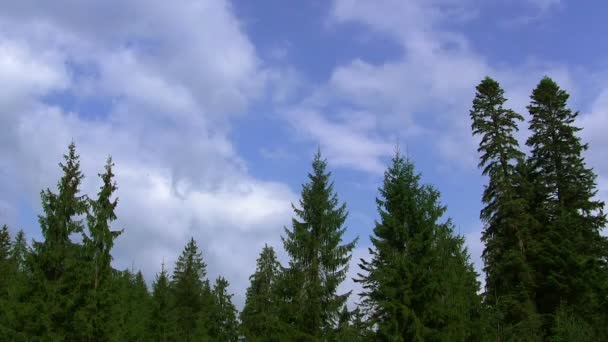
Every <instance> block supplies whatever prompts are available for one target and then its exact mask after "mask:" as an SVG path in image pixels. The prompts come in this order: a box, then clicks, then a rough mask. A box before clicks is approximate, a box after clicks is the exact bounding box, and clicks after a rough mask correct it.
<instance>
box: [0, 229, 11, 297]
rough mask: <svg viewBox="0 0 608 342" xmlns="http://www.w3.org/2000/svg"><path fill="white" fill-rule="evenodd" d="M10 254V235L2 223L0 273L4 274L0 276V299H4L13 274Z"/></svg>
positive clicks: (0, 233)
mask: <svg viewBox="0 0 608 342" xmlns="http://www.w3.org/2000/svg"><path fill="white" fill-rule="evenodd" d="M10 254H11V235H10V233H9V232H8V226H7V225H3V226H2V228H0V274H3V275H5V276H4V277H1V278H0V301H2V300H3V299H6V297H7V289H8V283H9V281H10V278H11V276H12V275H13V273H14V272H13V267H12V265H11V264H12V262H11V260H10Z"/></svg>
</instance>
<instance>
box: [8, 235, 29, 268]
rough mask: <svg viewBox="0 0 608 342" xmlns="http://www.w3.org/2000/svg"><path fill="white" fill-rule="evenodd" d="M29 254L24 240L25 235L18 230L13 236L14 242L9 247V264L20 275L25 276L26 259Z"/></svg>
mask: <svg viewBox="0 0 608 342" xmlns="http://www.w3.org/2000/svg"><path fill="white" fill-rule="evenodd" d="M29 254H30V250H29V247H28V245H27V241H26V239H25V233H24V232H23V230H22V229H20V230H19V231H18V232H17V234H16V235H15V240H14V241H13V244H12V247H11V255H10V258H11V262H12V263H13V264H14V265H15V267H16V268H17V271H18V272H19V273H21V274H26V273H27V272H28V269H27V266H28V265H27V258H28V256H29Z"/></svg>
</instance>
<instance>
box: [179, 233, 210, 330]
mask: <svg viewBox="0 0 608 342" xmlns="http://www.w3.org/2000/svg"><path fill="white" fill-rule="evenodd" d="M206 275H207V265H206V264H205V263H204V262H203V257H202V253H201V252H199V250H198V246H197V244H196V241H194V238H191V239H190V241H189V242H188V244H186V247H185V248H184V250H183V252H182V254H181V255H180V256H179V258H178V259H177V262H176V263H175V269H174V270H173V277H172V280H171V292H172V297H173V309H174V310H173V312H174V314H175V321H176V328H177V333H178V339H179V340H183V341H190V340H192V339H193V338H194V334H195V330H196V328H197V322H198V321H199V320H200V318H199V316H200V315H201V312H202V311H208V310H209V309H210V308H209V306H208V303H209V296H210V289H209V283H208V281H207V280H206V279H205V277H206ZM205 323H206V322H203V323H201V322H198V324H203V325H204V324H205Z"/></svg>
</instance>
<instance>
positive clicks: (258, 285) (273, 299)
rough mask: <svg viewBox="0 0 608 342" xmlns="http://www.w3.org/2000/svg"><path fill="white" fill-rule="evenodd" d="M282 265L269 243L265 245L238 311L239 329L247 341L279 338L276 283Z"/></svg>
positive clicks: (278, 339)
mask: <svg viewBox="0 0 608 342" xmlns="http://www.w3.org/2000/svg"><path fill="white" fill-rule="evenodd" d="M280 272H281V265H280V263H279V261H278V260H277V255H276V253H275V252H274V249H273V248H272V247H269V246H268V245H266V246H264V249H262V252H261V253H260V257H259V258H258V260H257V268H256V271H255V273H254V274H253V275H251V277H249V279H250V281H251V284H250V285H249V288H247V294H246V299H245V306H244V307H243V311H242V312H241V315H240V318H241V331H242V333H243V335H244V337H245V339H246V340H247V341H280V340H281V334H280V332H279V331H278V330H279V327H280V323H279V322H280V319H279V311H278V309H279V305H280V303H279V302H278V296H277V294H276V286H277V281H278V277H279V274H280Z"/></svg>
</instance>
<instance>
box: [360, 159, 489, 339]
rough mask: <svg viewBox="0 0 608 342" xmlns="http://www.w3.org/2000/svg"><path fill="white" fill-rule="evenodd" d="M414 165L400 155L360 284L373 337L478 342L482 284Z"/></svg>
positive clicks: (383, 192) (387, 178)
mask: <svg viewBox="0 0 608 342" xmlns="http://www.w3.org/2000/svg"><path fill="white" fill-rule="evenodd" d="M419 183H420V175H418V174H415V173H414V165H413V164H412V163H411V162H410V161H407V160H404V159H403V157H402V156H401V155H400V154H399V152H397V153H396V154H395V156H394V157H393V160H392V165H391V166H390V167H389V168H388V170H387V171H386V172H385V175H384V183H383V186H382V187H381V188H380V189H379V192H380V197H379V198H377V200H376V202H377V205H378V212H379V214H380V221H379V222H376V227H375V228H374V235H373V236H372V237H371V241H372V244H373V247H372V248H370V254H371V260H369V261H367V260H363V259H362V260H361V264H360V267H361V269H362V270H363V273H362V274H359V275H358V276H359V278H358V279H356V281H358V282H361V283H362V285H363V293H362V294H361V297H362V299H363V306H364V308H365V310H366V311H367V315H368V316H369V319H370V322H369V323H370V324H371V325H373V326H374V329H375V331H376V337H375V339H378V340H387V341H427V340H428V341H468V340H472V339H473V338H474V329H475V326H474V324H475V323H476V322H475V317H476V316H477V315H478V309H479V303H478V298H477V295H476V290H477V288H478V286H479V285H478V283H477V281H476V274H475V272H474V271H473V267H472V265H471V263H470V261H469V257H468V255H467V252H466V249H465V248H464V246H463V242H462V240H461V239H459V238H456V237H454V236H453V227H452V225H451V223H450V221H447V222H443V223H440V222H439V220H440V218H441V217H442V216H443V215H444V213H445V211H446V208H445V207H444V206H442V205H441V204H440V203H439V192H438V191H437V190H435V189H434V188H433V187H432V186H429V185H420V184H419Z"/></svg>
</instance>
